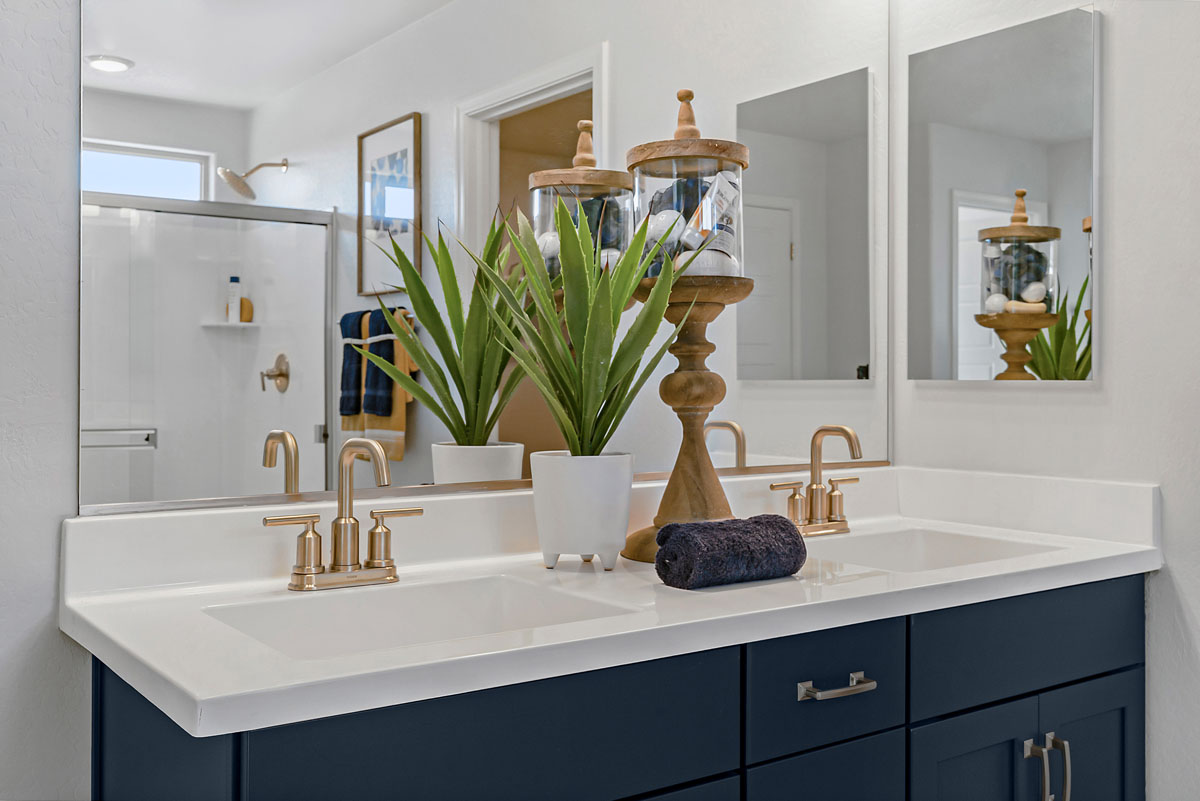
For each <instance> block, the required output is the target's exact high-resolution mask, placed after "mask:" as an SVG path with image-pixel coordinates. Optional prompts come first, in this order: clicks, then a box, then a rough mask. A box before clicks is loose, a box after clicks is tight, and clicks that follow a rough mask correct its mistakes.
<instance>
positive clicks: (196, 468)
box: [80, 205, 326, 505]
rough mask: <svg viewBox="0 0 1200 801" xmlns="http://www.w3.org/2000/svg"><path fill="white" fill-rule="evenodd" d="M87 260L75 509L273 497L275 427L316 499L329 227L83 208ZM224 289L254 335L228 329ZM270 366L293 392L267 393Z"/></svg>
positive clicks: (277, 479) (279, 481)
mask: <svg viewBox="0 0 1200 801" xmlns="http://www.w3.org/2000/svg"><path fill="white" fill-rule="evenodd" d="M81 256H82V257H81V262H82V285H81V289H80V340H81V341H80V425H81V429H82V433H81V446H82V447H81V450H80V504H81V505H91V504H98V503H119V502H126V501H156V500H171V499H179V498H197V497H215V496H230V495H249V494H258V493H266V492H281V491H282V489H283V475H282V468H281V467H278V468H275V469H273V470H268V469H266V468H263V467H262V447H263V438H264V437H265V436H266V434H267V432H268V431H269V430H271V429H273V428H283V429H287V430H289V431H291V432H292V433H293V434H295V436H296V439H297V440H298V442H299V443H300V451H301V459H300V489H301V490H315V489H324V487H325V453H324V450H325V449H324V445H323V444H317V443H316V442H315V438H314V427H315V426H318V425H320V424H322V423H324V421H325V381H324V372H325V362H324V347H325V345H324V343H325V330H324V329H325V325H326V323H325V258H326V228H325V226H321V225H309V224H300V223H281V222H263V221H257V220H241V219H230V218H221V217H207V216H201V215H192V214H173V213H165V212H154V211H142V210H136V209H123V208H109V207H100V206H88V205H85V206H84V209H83V216H82V254H81ZM231 275H237V276H239V277H240V279H241V283H242V286H243V293H244V295H245V296H246V297H248V298H250V300H251V301H253V303H254V321H253V323H252V324H250V325H229V324H226V323H225V309H224V304H225V290H226V285H227V282H228V280H229V276H231ZM279 353H284V354H286V356H287V358H288V361H289V362H290V366H291V383H290V385H289V387H288V389H287V391H286V392H284V393H280V392H277V391H276V390H275V387H274V385H273V384H272V383H271V382H270V381H268V382H267V388H266V390H265V391H263V390H262V388H261V385H260V379H259V372H260V371H263V370H266V369H267V368H269V367H270V366H271V365H272V364H273V363H274V361H275V357H276V355H277V354H279ZM114 429H115V430H119V431H130V430H138V431H140V430H153V431H154V432H156V435H157V443H151V442H145V441H143V439H144V438H143V437H141V436H140V435H131V434H126V433H116V434H109V433H105V432H106V431H108V430H114ZM113 442H124V443H128V444H122V445H117V446H113V445H112V443H113ZM280 464H281V465H282V459H280Z"/></svg>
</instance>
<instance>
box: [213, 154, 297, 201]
mask: <svg viewBox="0 0 1200 801" xmlns="http://www.w3.org/2000/svg"><path fill="white" fill-rule="evenodd" d="M263 167H278V168H279V171H280V172H287V171H288V160H287V159H282V160H280V161H264V162H263V163H262V164H258V165H255V166H254V167H253V168H251V169H250V170H249V171H247V172H244V173H242V174H241V175H238V174H237V173H236V172H234V171H233V170H231V169H229V168H228V167H217V175H219V176H221V180H222V181H224V182H225V183H227V184H229V188H230V189H232V190H233V191H234V192H237V193H238V194H239V195H241V196H242V197H244V198H249V199H250V200H254V199H255V198H256V197H257V195H255V194H254V190H253V189H251V188H250V184H248V183H246V179H247V178H249V177H250V176H251V175H253V174H254V173H256V172H258V171H259V170H261V169H262V168H263Z"/></svg>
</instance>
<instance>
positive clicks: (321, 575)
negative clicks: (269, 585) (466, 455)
mask: <svg viewBox="0 0 1200 801" xmlns="http://www.w3.org/2000/svg"><path fill="white" fill-rule="evenodd" d="M359 456H362V457H365V458H367V459H369V460H370V461H371V462H372V463H373V466H374V468H375V483H376V484H377V485H378V486H380V487H386V486H387V485H388V484H390V483H391V471H390V470H389V469H388V460H387V454H386V453H384V450H383V446H381V445H380V444H379V443H378V442H376V441H375V440H373V439H363V438H361V437H352V438H351V439H348V440H346V442H345V443H344V444H343V445H342V451H341V454H340V455H339V456H338V501H337V518H336V519H335V520H334V521H333V546H332V549H331V550H332V553H331V554H330V560H329V568H328V569H326V567H325V566H324V565H323V564H322V563H321V535H320V534H319V533H317V529H316V524H317V523H318V522H319V521H320V517H319V516H318V515H283V516H280V517H264V518H263V525H264V526H286V525H293V524H299V525H303V526H304V531H303V532H302V533H301V534H300V536H299V537H298V538H297V541H296V564H295V565H294V566H293V567H292V578H291V581H289V582H288V589H289V590H301V591H303V590H326V589H330V588H333V587H355V586H362V585H364V584H390V583H391V582H394V581H396V563H395V561H394V560H393V559H392V532H391V529H389V528H388V527H387V526H386V525H384V521H386V520H387V518H389V517H414V516H418V515H421V514H423V510H422V509H420V508H419V507H410V508H405V509H380V510H377V511H373V512H371V516H372V517H373V518H375V526H374V527H373V528H372V529H371V531H370V541H369V542H368V544H367V562H366V566H365V567H364V566H363V565H362V564H361V563H360V562H359V561H358V545H359V536H358V520H356V519H355V517H354V460H355V458H356V457H359Z"/></svg>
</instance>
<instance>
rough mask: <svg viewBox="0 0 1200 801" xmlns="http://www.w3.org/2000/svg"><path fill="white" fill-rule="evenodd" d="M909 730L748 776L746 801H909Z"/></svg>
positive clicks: (798, 758) (819, 752)
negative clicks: (906, 781) (906, 766)
mask: <svg viewBox="0 0 1200 801" xmlns="http://www.w3.org/2000/svg"><path fill="white" fill-rule="evenodd" d="M904 797H905V795H904V729H893V730H892V731H886V732H884V733H883V734H876V735H873V736H871V737H862V738H860V739H858V740H851V741H850V742H848V743H842V744H840V745H834V746H830V747H828V748H820V749H818V750H816V751H809V752H808V753H807V754H801V755H800V756H794V757H789V758H787V759H781V760H779V761H778V762H771V763H768V764H766V765H762V766H761V767H757V768H751V769H750V770H748V771H746V799H747V801H799V800H800V799H814V800H816V799H819V801H864V799H870V801H904Z"/></svg>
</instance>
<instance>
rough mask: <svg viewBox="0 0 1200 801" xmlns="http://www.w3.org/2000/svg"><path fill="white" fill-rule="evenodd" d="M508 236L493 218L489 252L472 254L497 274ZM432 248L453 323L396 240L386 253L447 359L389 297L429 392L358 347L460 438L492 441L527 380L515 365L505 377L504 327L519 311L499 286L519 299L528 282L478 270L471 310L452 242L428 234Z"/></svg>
mask: <svg viewBox="0 0 1200 801" xmlns="http://www.w3.org/2000/svg"><path fill="white" fill-rule="evenodd" d="M501 233H502V229H501V228H500V227H499V226H498V225H497V224H496V222H495V221H494V220H493V222H492V226H491V229H490V230H489V231H488V236H487V240H486V244H485V245H484V248H483V253H482V254H480V255H479V256H475V255H474V254H472V257H473V258H474V259H475V260H476V261H478V262H479V263H481V264H487V265H489V266H490V267H492V268H494V269H495V270H496V271H497V275H498V276H499V268H500V266H501V265H503V264H506V263H507V262H508V251H509V248H508V247H505V248H504V249H503V250H501V248H500V240H501ZM425 245H426V247H428V248H429V253H430V255H431V256H432V257H433V263H434V265H435V266H436V267H437V274H438V278H439V280H440V281H441V284H442V295H443V297H444V299H445V302H446V317H447V318H448V320H445V319H443V318H442V314H441V311H440V310H439V309H438V307H437V305H436V304H435V303H434V301H433V297H432V296H431V295H430V293H429V289H428V287H426V286H425V282H424V280H423V279H422V278H421V275H420V273H418V272H417V271H416V269H415V268H414V267H413V265H412V262H410V261H409V260H408V257H407V256H405V255H404V251H403V250H401V249H400V246H399V245H397V244H396V242H395V240H393V241H392V250H393V253H387V251H386V250H385V251H384V253H385V254H386V255H387V256H388V258H390V259H391V260H392V262H393V263H395V265H396V267H398V268H399V270H400V274H401V276H402V277H403V279H404V285H403V286H398V287H397V289H401V290H403V291H405V292H407V293H408V298H409V302H410V303H411V305H412V313H413V315H414V316H415V317H416V318H417V322H419V323H420V324H421V325H422V326H423V327H424V328H425V330H426V331H427V332H428V334H429V338H430V339H432V340H433V344H434V346H435V347H436V348H437V352H438V354H439V355H440V356H441V361H440V363H439V360H438V359H436V358H435V357H434V354H432V353H430V351H429V350H428V349H427V348H426V347H425V344H424V343H423V342H421V340H420V339H419V338H418V337H417V335H416V333H415V332H414V331H413V329H412V328H410V327H409V324H408V322H407V321H406V320H405V319H404V317H403V316H399V317H397V316H396V315H393V314H392V313H391V312H389V311H388V309H387V307H386V306H384V304H383V301H382V300H381V301H380V306H382V307H383V312H384V314H385V315H386V317H387V323H388V325H389V326H390V327H391V329H392V332H393V333H394V334H395V335H396V340H397V341H398V342H399V343H400V346H401V347H403V348H404V350H406V351H407V352H408V355H409V356H411V357H412V360H413V361H414V362H415V363H416V365H417V367H418V368H420V370H421V372H423V373H424V374H425V380H426V382H427V383H428V384H429V390H427V389H425V387H423V386H421V385H420V384H419V383H417V381H416V380H414V379H413V378H412V377H411V376H410V375H408V374H407V373H404V372H402V371H400V370H398V369H397V368H396V366H395V365H394V364H392V363H391V362H389V361H387V360H386V359H383V358H381V357H380V356H377V355H376V354H374V353H370V352H368V351H366V350H364V349H363V348H358V351H359V352H360V353H363V354H364V355H366V357H367V358H368V359H370V360H371V361H372V362H374V363H375V364H376V365H377V366H378V367H379V368H380V369H381V370H383V371H384V372H385V373H386V374H387V375H388V376H389V377H391V379H392V380H393V381H395V382H396V383H397V384H399V385H400V386H402V387H403V388H404V389H405V390H407V391H408V392H409V394H411V395H412V396H413V397H414V398H416V399H417V401H418V402H419V403H421V404H422V405H424V406H425V407H426V408H427V409H429V410H430V411H431V412H433V413H434V414H435V415H437V417H438V419H439V420H441V421H442V423H443V424H444V425H445V426H446V428H448V429H449V430H450V435H451V436H452V437H454V441H455V443H457V444H459V445H486V444H487V442H488V438H489V437H490V435H491V433H492V429H494V428H495V427H496V423H497V422H498V421H499V420H500V413H501V412H503V411H504V407H505V406H507V405H508V402H509V401H510V400H511V399H512V396H513V392H514V391H516V388H517V385H518V384H519V383H520V381H521V378H522V374H521V371H520V370H515V369H514V370H512V371H511V372H510V373H509V374H508V376H507V377H506V376H505V375H504V371H505V368H506V367H507V366H508V364H509V361H510V356H509V351H508V349H507V347H506V345H505V343H506V338H505V336H504V334H503V333H502V332H503V331H504V330H507V329H508V328H509V327H510V326H511V325H512V324H513V315H514V312H513V310H512V309H511V308H510V306H509V305H508V303H506V302H504V301H502V300H500V297H499V296H500V292H499V291H498V289H501V288H502V289H503V291H504V293H505V294H513V295H518V296H519V295H523V294H524V293H525V283H526V282H525V279H524V277H523V276H522V275H521V273H520V271H519V270H518V271H514V272H513V273H512V274H511V275H509V276H507V277H499V278H498V279H497V280H496V281H494V282H493V281H489V280H484V279H482V278H481V277H480V275H479V273H478V272H476V275H475V280H474V286H473V287H472V288H471V302H470V305H469V306H468V307H467V309H466V313H465V314H464V313H463V301H462V295H461V294H460V291H459V286H458V277H457V275H456V274H455V272H454V262H453V261H452V260H451V258H450V251H449V249H448V248H447V247H446V242H445V240H444V239H443V238H442V236H441V234H440V233H439V234H438V242H437V247H436V248H435V247H434V245H433V242H432V241H430V239H429V238H428V237H425ZM447 321H448V322H449V328H447ZM443 365H444V368H445V369H443Z"/></svg>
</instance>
